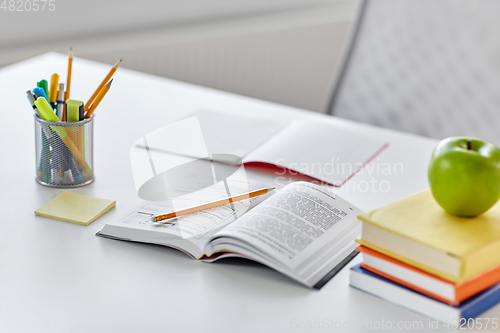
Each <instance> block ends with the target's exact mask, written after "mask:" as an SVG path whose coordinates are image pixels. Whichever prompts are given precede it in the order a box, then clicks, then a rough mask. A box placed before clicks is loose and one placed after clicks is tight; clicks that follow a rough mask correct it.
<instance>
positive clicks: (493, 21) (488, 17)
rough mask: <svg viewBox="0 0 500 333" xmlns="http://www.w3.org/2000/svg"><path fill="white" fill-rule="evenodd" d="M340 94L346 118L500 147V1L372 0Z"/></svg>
mask: <svg viewBox="0 0 500 333" xmlns="http://www.w3.org/2000/svg"><path fill="white" fill-rule="evenodd" d="M332 96H333V97H332V100H331V101H330V102H329V107H328V109H329V110H328V111H329V113H330V114H334V115H336V116H339V117H344V118H349V119H353V120H357V121H361V122H367V123H371V124H375V125H380V126H383V127H388V128H394V129H398V130H402V131H407V132H411V133H416V134H421V135H426V136H431V137H435V138H438V139H440V138H444V137H448V136H457V135H460V136H462V135H468V136H474V137H480V138H483V139H485V140H488V141H490V142H493V143H495V144H497V145H500V1H498V0H482V1H481V0H368V1H367V2H366V3H365V6H364V10H363V14H362V16H361V19H360V25H359V27H358V31H357V34H356V37H355V39H354V41H353V45H352V49H351V53H350V56H349V58H348V61H347V64H346V66H345V68H344V72H343V73H342V75H340V78H339V80H338V82H337V85H336V89H335V91H334V93H333V94H332Z"/></svg>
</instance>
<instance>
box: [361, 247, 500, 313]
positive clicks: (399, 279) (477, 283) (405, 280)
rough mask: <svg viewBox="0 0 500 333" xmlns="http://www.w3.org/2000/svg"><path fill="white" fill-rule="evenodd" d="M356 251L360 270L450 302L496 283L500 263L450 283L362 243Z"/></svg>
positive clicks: (499, 278) (453, 303)
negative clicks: (462, 279) (361, 256)
mask: <svg viewBox="0 0 500 333" xmlns="http://www.w3.org/2000/svg"><path fill="white" fill-rule="evenodd" d="M357 251H359V252H361V253H362V254H363V261H364V262H363V263H362V264H361V267H363V268H364V269H366V270H369V271H371V272H373V273H375V274H378V275H380V276H382V277H384V278H386V279H389V280H391V281H394V282H396V283H399V284H401V285H403V286H405V287H408V288H410V289H413V290H415V291H418V292H420V293H422V294H425V295H427V296H430V297H432V298H435V299H437V300H440V301H442V302H444V303H447V304H451V305H456V304H459V303H461V302H463V301H465V300H466V299H468V298H469V297H471V296H474V295H475V294H477V293H479V292H481V291H483V290H484V289H486V288H489V287H491V286H492V285H494V284H496V283H499V282H500V265H497V266H494V267H492V268H490V269H487V270H485V271H483V272H481V273H479V274H476V275H474V276H472V277H470V278H468V279H466V280H464V281H462V282H459V283H453V282H450V281H447V280H444V279H442V278H440V277H438V276H436V275H433V274H430V273H428V272H425V271H423V270H421V269H418V268H416V267H413V266H411V265H408V264H406V263H404V262H402V261H399V260H397V259H394V258H391V257H389V256H386V255H385V254H382V253H380V252H377V251H375V250H373V249H370V248H368V247H366V246H359V247H358V248H357Z"/></svg>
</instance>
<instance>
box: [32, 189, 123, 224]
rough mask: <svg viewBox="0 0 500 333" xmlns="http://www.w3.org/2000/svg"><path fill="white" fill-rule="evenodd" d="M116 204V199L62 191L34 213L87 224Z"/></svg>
mask: <svg viewBox="0 0 500 333" xmlns="http://www.w3.org/2000/svg"><path fill="white" fill-rule="evenodd" d="M115 206H116V201H113V200H107V199H99V198H94V197H89V196H88V195H82V194H77V193H73V192H69V191H64V192H63V193H61V194H59V195H58V196H57V197H55V198H54V199H52V200H50V201H49V202H47V203H46V204H45V205H44V206H42V207H41V208H39V209H37V210H36V211H35V214H36V215H40V216H45V217H50V218H53V219H56V220H62V221H67V222H72V223H78V224H83V225H89V224H90V223H92V222H93V221H94V220H96V219H97V218H98V217H100V216H101V215H103V214H104V213H106V212H107V211H108V210H110V209H111V208H113V207H115Z"/></svg>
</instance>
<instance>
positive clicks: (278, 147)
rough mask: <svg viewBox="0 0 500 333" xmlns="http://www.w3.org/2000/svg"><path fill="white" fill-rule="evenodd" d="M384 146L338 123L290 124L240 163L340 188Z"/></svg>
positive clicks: (309, 122) (381, 142) (382, 142)
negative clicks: (257, 164) (264, 166)
mask: <svg viewBox="0 0 500 333" xmlns="http://www.w3.org/2000/svg"><path fill="white" fill-rule="evenodd" d="M384 147H385V142H384V141H381V140H377V139H374V138H372V137H367V136H364V135H362V134H360V133H357V132H356V133H355V132H352V131H350V130H347V129H345V128H344V127H343V126H342V125H340V124H335V123H321V122H317V121H315V122H312V121H307V122H293V123H292V124H290V125H289V126H287V127H286V128H284V129H283V130H282V131H281V132H280V133H279V134H278V135H276V136H274V137H272V138H271V140H269V141H268V142H266V143H265V144H264V145H261V146H259V147H258V148H257V149H256V150H254V151H252V152H251V153H250V154H248V155H247V156H245V157H244V159H243V162H244V163H248V162H264V163H269V164H274V165H277V166H281V167H284V168H287V169H290V170H293V171H297V172H300V173H302V174H305V175H308V176H311V177H314V178H316V179H319V180H321V181H323V182H326V183H328V184H331V185H334V186H340V185H342V184H343V183H344V182H345V181H347V180H348V179H349V177H350V176H351V175H353V174H354V173H356V171H357V170H360V169H361V168H362V167H363V166H364V164H365V163H368V162H369V161H370V160H371V159H372V158H373V157H374V156H376V155H377V153H379V152H380V151H381V150H382V149H383V148H384Z"/></svg>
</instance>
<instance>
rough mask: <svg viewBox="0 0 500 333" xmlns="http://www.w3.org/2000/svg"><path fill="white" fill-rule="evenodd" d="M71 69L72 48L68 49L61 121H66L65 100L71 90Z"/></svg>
mask: <svg viewBox="0 0 500 333" xmlns="http://www.w3.org/2000/svg"><path fill="white" fill-rule="evenodd" d="M72 69H73V48H72V47H71V48H70V49H69V59H68V78H67V81H66V93H65V94H64V112H63V119H62V121H66V101H67V100H68V99H69V93H70V90H71V71H72Z"/></svg>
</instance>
